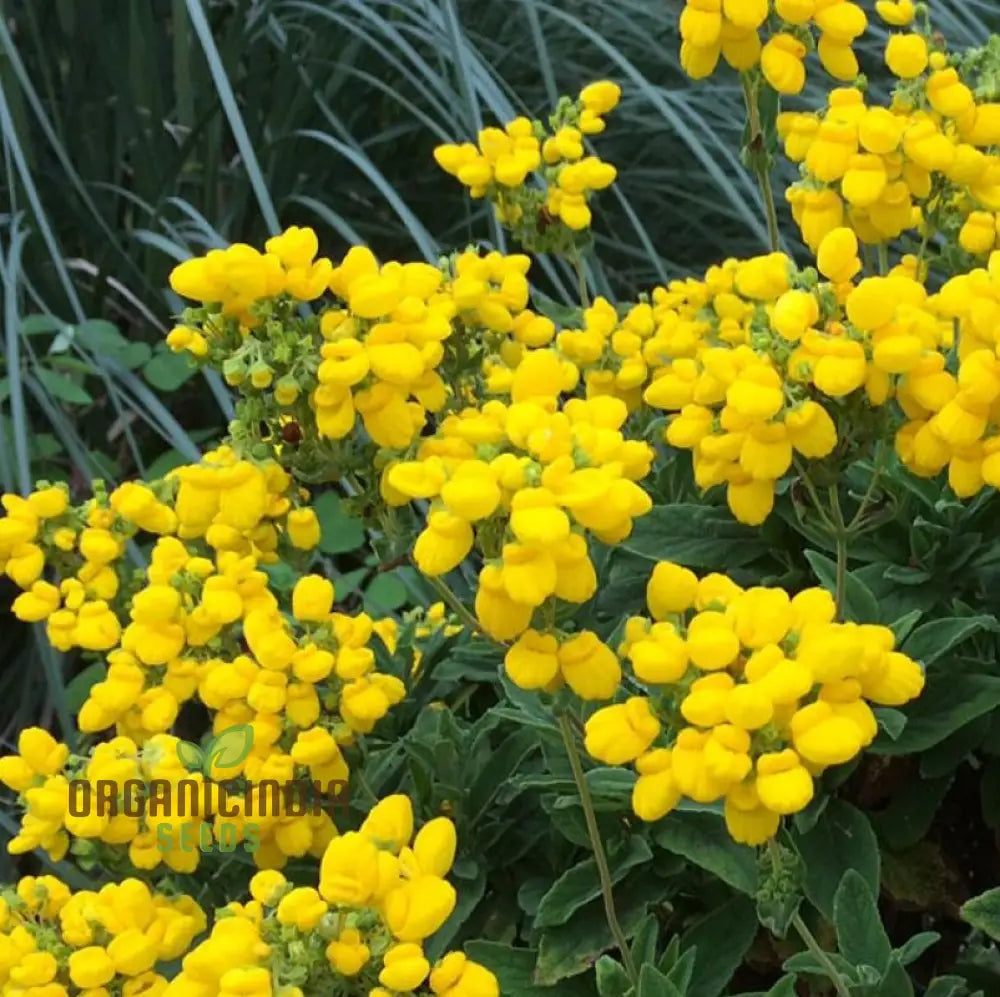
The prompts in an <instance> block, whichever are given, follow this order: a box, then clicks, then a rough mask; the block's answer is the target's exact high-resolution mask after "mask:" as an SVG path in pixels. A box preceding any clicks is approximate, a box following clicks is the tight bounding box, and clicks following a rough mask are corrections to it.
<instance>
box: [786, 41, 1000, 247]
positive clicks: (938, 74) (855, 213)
mask: <svg viewBox="0 0 1000 997" xmlns="http://www.w3.org/2000/svg"><path fill="white" fill-rule="evenodd" d="M886 61H887V63H888V65H889V68H890V69H891V70H892V72H893V73H894V74H895V75H896V76H898V77H900V78H901V80H902V81H903V82H902V83H901V85H900V86H899V88H898V89H897V91H896V93H895V95H894V97H893V99H892V102H891V103H890V105H889V106H888V107H882V106H877V105H876V106H870V105H869V104H868V103H867V102H866V99H865V94H864V93H862V91H861V90H855V89H850V88H845V89H839V90H834V91H832V92H831V93H830V96H829V101H828V105H827V108H826V110H825V111H823V112H821V113H800V112H787V113H784V114H781V115H779V117H778V131H779V134H780V135H781V137H782V139H783V142H784V150H785V154H786V155H787V156H788V158H789V159H791V160H792V161H793V162H795V163H801V164H803V168H802V172H803V180H802V181H800V182H799V183H796V184H794V185H793V186H791V187H790V188H789V189H788V191H787V194H786V196H787V198H788V201H789V203H790V204H791V207H792V214H793V216H794V217H795V220H796V222H797V223H798V225H799V227H800V229H801V231H802V235H803V239H804V240H805V241H806V243H808V244H809V245H810V246H811V247H812V248H813V249H814V250H815V249H816V248H817V247H818V245H819V242H820V241H821V240H822V238H823V236H824V235H825V234H826V233H827V232H828V231H830V229H832V228H836V227H837V226H840V225H843V224H845V223H846V224H849V225H850V226H851V228H853V229H854V231H855V232H856V233H857V235H858V237H859V238H860V239H861V240H862V241H863V242H865V243H868V244H876V243H882V242H889V241H892V240H894V239H896V238H898V237H899V236H900V235H901V234H903V233H904V232H907V231H910V230H913V229H917V230H919V231H920V233H921V234H922V235H924V236H925V237H927V238H929V237H930V236H931V235H932V234H934V233H938V232H940V233H943V234H944V235H946V236H948V237H949V238H953V239H955V240H957V241H958V243H959V244H960V245H961V246H962V248H963V249H965V250H966V251H967V252H969V253H972V254H973V255H983V254H985V253H988V252H990V251H991V250H992V249H993V248H994V247H995V245H996V243H997V212H998V211H1000V156H998V155H997V153H996V151H995V150H996V147H997V145H998V144H1000V103H996V102H990V101H984V100H977V98H976V95H975V90H974V86H972V85H970V84H969V83H967V82H966V81H963V79H962V78H961V76H960V73H959V70H958V69H957V68H956V67H955V66H954V65H949V60H948V57H947V56H946V55H945V54H944V53H943V52H941V51H935V52H930V51H929V49H928V43H927V40H926V39H925V37H924V36H923V35H921V34H916V33H913V34H895V35H893V36H892V37H891V38H890V40H889V44H888V46H887V49H886Z"/></svg>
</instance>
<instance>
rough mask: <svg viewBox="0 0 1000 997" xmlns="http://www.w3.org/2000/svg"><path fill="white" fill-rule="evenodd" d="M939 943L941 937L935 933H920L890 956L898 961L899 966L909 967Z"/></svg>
mask: <svg viewBox="0 0 1000 997" xmlns="http://www.w3.org/2000/svg"><path fill="white" fill-rule="evenodd" d="M939 941H941V936H940V935H939V934H938V933H937V932H936V931H921V932H919V934H916V935H914V936H913V937H912V938H908V939H907V940H906V941H905V942H903V944H902V945H900V947H899V948H898V949H893V952H892V954H893V955H894V956H895V957H896V959H898V960H899V963H900V965H902V966H909V965H910V963H911V962H916V961H917V959H919V958H920V957H921V956H922V955H923V954H924V953H925V952H926V951H927V950H928V949H929V948H930V947H931V946H932V945H936V944H937V943H938V942H939Z"/></svg>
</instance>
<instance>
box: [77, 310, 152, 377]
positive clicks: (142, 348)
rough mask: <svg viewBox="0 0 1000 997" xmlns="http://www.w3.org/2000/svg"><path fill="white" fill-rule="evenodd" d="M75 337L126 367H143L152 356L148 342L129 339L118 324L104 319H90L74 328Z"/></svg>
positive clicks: (94, 351)
mask: <svg viewBox="0 0 1000 997" xmlns="http://www.w3.org/2000/svg"><path fill="white" fill-rule="evenodd" d="M73 333H74V339H75V340H76V341H77V342H78V343H80V344H81V345H82V346H84V347H86V348H87V349H88V350H90V351H91V353H95V354H97V355H99V356H106V357H111V358H112V359H114V360H117V361H119V362H120V363H121V364H123V365H124V366H126V367H130V368H135V367H141V366H142V365H143V364H144V363H146V362H147V361H148V360H149V359H150V357H151V356H152V353H153V351H152V349H151V348H150V346H149V344H148V343H143V342H140V341H129V340H127V339H126V338H125V337H124V336H123V335H122V334H121V332H120V331H119V330H118V328H117V326H115V325H113V324H112V323H111V322H107V321H105V320H104V319H89V320H88V321H86V322H83V323H81V324H80V325H78V326H76V327H75V328H74V330H73Z"/></svg>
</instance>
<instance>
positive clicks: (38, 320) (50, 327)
mask: <svg viewBox="0 0 1000 997" xmlns="http://www.w3.org/2000/svg"><path fill="white" fill-rule="evenodd" d="M65 327H66V323H65V322H61V321H60V320H59V319H57V318H56V317H55V316H54V315H25V316H24V318H23V319H21V335H22V336H39V335H45V334H46V333H50V332H59V330H60V329H64V328H65Z"/></svg>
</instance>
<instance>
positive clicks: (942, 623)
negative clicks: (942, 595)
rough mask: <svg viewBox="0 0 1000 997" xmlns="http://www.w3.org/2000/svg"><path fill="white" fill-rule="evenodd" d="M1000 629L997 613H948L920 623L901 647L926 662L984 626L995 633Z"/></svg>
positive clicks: (917, 659)
mask: <svg viewBox="0 0 1000 997" xmlns="http://www.w3.org/2000/svg"><path fill="white" fill-rule="evenodd" d="M998 629H1000V625H998V623H997V620H996V617H994V616H945V617H941V618H940V619H937V620H931V621H930V622H928V623H923V624H921V625H920V626H919V627H917V628H916V630H914V631H913V633H911V634H910V636H909V637H908V638H907V639H906V641H905V642H904V644H903V646H902V651H903V653H904V654H908V655H909V656H910V657H911V658H913V659H914V660H916V661H920V662H922V663H923V664H924V666H927V665H931V664H933V663H934V662H935V661H937V660H938V659H940V658H943V657H944V656H945V655H946V654H947V653H948V652H949V651H950V650H951V649H952V648H954V647H957V646H958V645H959V644H961V643H962V642H963V641H966V640H968V639H969V638H970V637H971V636H973V634H977V633H982V632H983V631H984V630H989V631H992V632H994V633H995V632H996V631H997V630H998Z"/></svg>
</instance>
